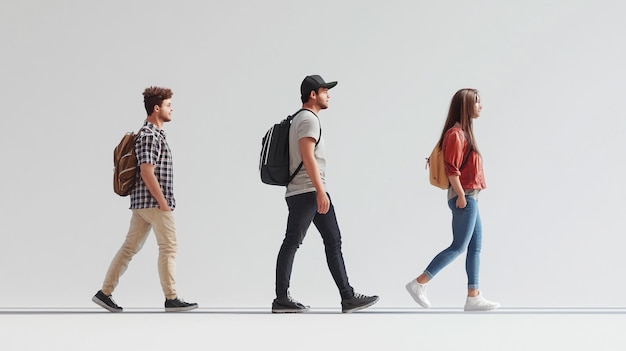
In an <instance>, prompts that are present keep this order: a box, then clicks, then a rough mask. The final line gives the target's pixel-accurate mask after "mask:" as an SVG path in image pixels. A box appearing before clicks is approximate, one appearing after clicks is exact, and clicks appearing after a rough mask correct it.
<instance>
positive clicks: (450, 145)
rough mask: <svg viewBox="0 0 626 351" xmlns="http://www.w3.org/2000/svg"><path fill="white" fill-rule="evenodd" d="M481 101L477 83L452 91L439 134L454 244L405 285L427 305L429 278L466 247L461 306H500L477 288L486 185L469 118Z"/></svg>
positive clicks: (468, 308) (476, 112)
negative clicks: (464, 297)
mask: <svg viewBox="0 0 626 351" xmlns="http://www.w3.org/2000/svg"><path fill="white" fill-rule="evenodd" d="M481 109H482V105H481V103H480V96H479V95H478V91H477V90H475V89H461V90H459V91H457V92H456V94H454V96H453V97H452V101H451V102H450V109H449V111H448V117H447V119H446V124H445V126H444V128H443V131H442V133H441V138H440V139H439V147H440V148H441V149H442V150H443V158H444V162H445V166H446V174H447V175H448V179H449V181H450V187H449V188H448V207H450V210H451V211H452V244H451V245H450V246H449V247H448V248H446V249H445V250H443V251H441V252H440V253H439V254H438V255H437V256H435V258H434V259H433V260H432V261H431V262H430V264H429V265H428V267H426V270H425V271H424V272H423V273H422V274H420V275H419V276H418V277H417V279H414V280H412V281H411V282H409V283H408V284H407V285H406V289H407V291H408V292H409V294H411V296H412V297H413V299H414V300H415V301H416V302H417V303H418V304H419V305H420V306H422V307H425V308H427V307H430V302H429V301H428V297H427V296H426V286H427V284H428V282H429V281H430V280H431V279H432V278H433V277H434V276H435V275H436V274H437V273H438V272H439V271H440V270H441V269H443V268H444V267H445V266H447V265H448V264H449V263H450V262H452V261H453V260H454V259H455V258H456V257H457V256H459V255H460V254H461V253H463V252H464V251H465V250H467V257H466V261H465V269H466V271H467V281H468V282H467V300H466V302H465V308H464V309H465V311H489V310H493V309H496V308H498V307H500V304H499V303H497V302H491V301H488V300H487V299H485V298H484V297H483V295H482V294H481V292H480V290H479V288H478V273H479V266H480V248H481V245H482V226H481V222H480V214H479V212H478V193H479V192H480V191H481V190H483V189H485V188H486V185H485V176H484V173H483V164H482V159H481V156H480V152H479V151H478V148H477V147H476V140H475V139H474V131H473V126H472V121H473V120H474V119H475V118H478V117H479V116H480V111H481Z"/></svg>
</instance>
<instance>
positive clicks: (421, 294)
mask: <svg viewBox="0 0 626 351" xmlns="http://www.w3.org/2000/svg"><path fill="white" fill-rule="evenodd" d="M426 285H427V284H420V283H418V282H417V280H415V279H413V280H411V281H410V282H409V283H408V284H407V285H406V291H408V292H409V294H411V297H412V298H413V300H415V302H417V303H418V304H419V305H420V306H422V307H424V308H428V307H430V301H428V298H427V297H426Z"/></svg>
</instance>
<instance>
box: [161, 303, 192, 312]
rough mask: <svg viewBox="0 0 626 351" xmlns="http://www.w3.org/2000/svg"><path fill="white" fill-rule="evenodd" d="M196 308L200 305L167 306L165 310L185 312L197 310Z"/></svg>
mask: <svg viewBox="0 0 626 351" xmlns="http://www.w3.org/2000/svg"><path fill="white" fill-rule="evenodd" d="M196 308H198V305H195V306H187V307H165V312H185V311H191V310H195V309H196Z"/></svg>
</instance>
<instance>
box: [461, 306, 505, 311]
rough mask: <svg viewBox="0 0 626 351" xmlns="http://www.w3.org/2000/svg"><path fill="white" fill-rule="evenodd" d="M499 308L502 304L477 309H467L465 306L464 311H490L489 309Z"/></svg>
mask: <svg viewBox="0 0 626 351" xmlns="http://www.w3.org/2000/svg"><path fill="white" fill-rule="evenodd" d="M498 308H500V306H499V305H498V306H494V307H489V308H477V309H466V308H463V311H465V312H489V311H493V310H497V309H498Z"/></svg>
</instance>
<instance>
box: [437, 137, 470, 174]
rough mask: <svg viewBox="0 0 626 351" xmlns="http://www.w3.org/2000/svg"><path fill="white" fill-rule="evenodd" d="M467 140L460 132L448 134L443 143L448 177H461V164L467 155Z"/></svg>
mask: <svg viewBox="0 0 626 351" xmlns="http://www.w3.org/2000/svg"><path fill="white" fill-rule="evenodd" d="M465 144H466V142H465V138H464V137H463V135H462V134H461V133H459V132H458V131H452V132H450V133H448V135H447V137H446V138H445V139H444V141H443V145H442V147H443V161H444V164H445V166H446V175H447V176H448V177H449V176H453V175H456V176H460V175H461V164H462V163H463V157H464V155H465V150H464V149H465Z"/></svg>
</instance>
